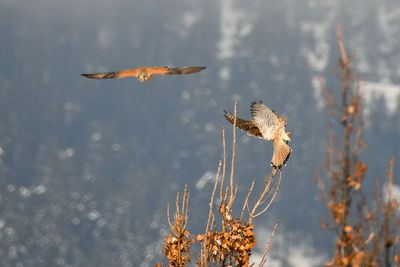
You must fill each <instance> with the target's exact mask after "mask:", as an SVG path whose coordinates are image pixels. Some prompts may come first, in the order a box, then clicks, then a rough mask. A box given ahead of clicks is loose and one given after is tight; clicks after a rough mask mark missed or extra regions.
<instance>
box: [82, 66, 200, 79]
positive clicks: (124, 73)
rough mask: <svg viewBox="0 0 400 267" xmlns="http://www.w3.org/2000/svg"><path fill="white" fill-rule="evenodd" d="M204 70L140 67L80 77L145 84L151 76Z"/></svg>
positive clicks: (194, 68)
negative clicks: (134, 80) (129, 80)
mask: <svg viewBox="0 0 400 267" xmlns="http://www.w3.org/2000/svg"><path fill="white" fill-rule="evenodd" d="M205 68H206V67H180V68H170V67H141V68H136V69H127V70H121V71H116V72H100V73H91V74H81V75H82V76H84V77H86V78H90V79H118V78H124V77H137V78H138V79H139V80H140V81H141V82H145V81H151V80H153V75H180V74H191V73H196V72H199V71H201V70H204V69H205Z"/></svg>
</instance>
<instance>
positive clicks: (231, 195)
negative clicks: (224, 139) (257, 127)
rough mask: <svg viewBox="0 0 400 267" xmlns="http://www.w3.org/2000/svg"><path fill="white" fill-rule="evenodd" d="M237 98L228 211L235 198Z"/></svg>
mask: <svg viewBox="0 0 400 267" xmlns="http://www.w3.org/2000/svg"><path fill="white" fill-rule="evenodd" d="M237 102H238V100H237V98H235V105H234V113H233V114H234V116H233V141H232V162H231V179H230V192H231V193H230V197H229V203H228V207H227V209H228V210H231V209H232V205H233V201H234V199H235V197H234V189H233V174H234V172H235V151H236V110H237Z"/></svg>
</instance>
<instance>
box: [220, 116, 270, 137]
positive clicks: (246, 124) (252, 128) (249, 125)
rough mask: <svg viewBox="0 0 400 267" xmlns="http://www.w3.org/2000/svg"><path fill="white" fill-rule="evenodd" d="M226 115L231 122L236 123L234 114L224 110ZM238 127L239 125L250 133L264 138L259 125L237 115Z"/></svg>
mask: <svg viewBox="0 0 400 267" xmlns="http://www.w3.org/2000/svg"><path fill="white" fill-rule="evenodd" d="M224 116H225V118H226V119H227V120H228V121H229V122H230V123H232V124H233V123H234V119H235V116H234V115H232V114H231V113H229V112H227V111H225V110H224ZM236 127H238V128H239V129H240V130H242V131H245V132H246V133H247V134H248V135H252V136H256V137H258V138H263V136H262V134H261V132H260V130H259V129H258V127H257V125H255V124H254V123H253V122H251V121H247V120H243V119H241V118H238V117H236Z"/></svg>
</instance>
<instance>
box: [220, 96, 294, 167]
mask: <svg viewBox="0 0 400 267" xmlns="http://www.w3.org/2000/svg"><path fill="white" fill-rule="evenodd" d="M250 111H251V118H252V120H251V121H247V120H243V119H240V118H238V117H236V127H238V128H239V129H241V130H242V131H245V132H247V134H248V135H252V136H256V137H258V138H261V139H265V140H270V141H273V142H274V153H273V155H272V160H271V166H272V167H273V168H275V169H276V168H279V169H281V168H282V165H286V162H287V160H288V159H289V156H290V153H291V152H292V149H291V148H290V146H288V144H287V143H288V142H289V141H290V137H289V136H290V132H288V133H287V132H286V131H285V126H286V124H287V122H286V119H285V118H284V117H278V116H277V115H276V113H275V111H274V110H270V109H269V108H268V107H267V106H266V105H264V104H263V103H262V102H261V101H260V102H253V103H251V106H250ZM224 113H225V114H224V115H225V117H226V119H227V120H228V121H229V122H230V123H232V124H233V123H234V118H235V117H234V115H233V114H230V113H228V112H227V111H224Z"/></svg>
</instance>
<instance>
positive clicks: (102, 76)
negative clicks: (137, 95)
mask: <svg viewBox="0 0 400 267" xmlns="http://www.w3.org/2000/svg"><path fill="white" fill-rule="evenodd" d="M81 75H82V76H84V77H86V78H89V79H98V80H101V79H117V78H121V77H119V72H99V73H82V74H81Z"/></svg>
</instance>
